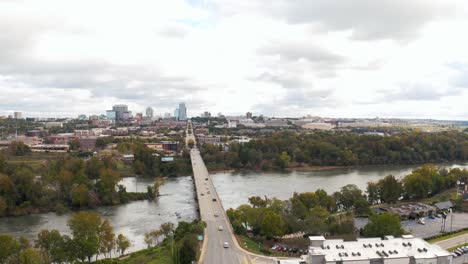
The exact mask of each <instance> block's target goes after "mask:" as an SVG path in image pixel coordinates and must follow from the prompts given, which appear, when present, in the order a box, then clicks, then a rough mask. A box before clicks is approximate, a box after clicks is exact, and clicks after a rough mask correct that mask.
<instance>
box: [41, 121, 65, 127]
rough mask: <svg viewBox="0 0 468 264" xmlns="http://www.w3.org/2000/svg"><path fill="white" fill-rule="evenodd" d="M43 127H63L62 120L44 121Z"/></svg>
mask: <svg viewBox="0 0 468 264" xmlns="http://www.w3.org/2000/svg"><path fill="white" fill-rule="evenodd" d="M44 127H46V128H51V127H63V124H62V122H46V123H44Z"/></svg>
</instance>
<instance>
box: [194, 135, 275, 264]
mask: <svg viewBox="0 0 468 264" xmlns="http://www.w3.org/2000/svg"><path fill="white" fill-rule="evenodd" d="M188 139H193V140H194V141H195V139H194V138H193V133H191V134H190V135H189V134H188V133H187V140H188ZM190 157H191V161H192V168H193V174H194V182H195V188H196V191H197V198H198V204H199V208H200V217H201V219H202V220H203V221H205V222H206V224H207V227H206V230H205V239H206V241H205V247H203V248H202V254H201V257H200V260H201V262H200V263H204V264H234V263H236V264H237V263H251V264H257V263H258V264H274V263H275V261H274V260H273V259H270V258H267V257H262V256H257V255H253V254H250V253H247V252H246V251H244V250H242V249H241V248H240V247H239V245H238V244H237V241H235V237H234V233H233V231H232V228H231V226H230V224H229V222H228V218H227V215H226V213H225V210H224V208H223V206H222V204H221V201H220V199H219V197H218V194H217V192H216V189H215V187H214V185H213V182H212V180H211V177H210V175H209V173H208V170H207V169H206V166H205V163H204V162H203V159H202V157H201V155H200V152H199V151H198V149H196V148H193V149H192V150H191V151H190ZM213 199H216V201H214V200H213ZM215 215H217V216H215ZM220 226H221V227H222V229H223V230H222V231H220V230H219V228H220ZM226 242H227V243H228V245H229V247H228V248H224V243H226Z"/></svg>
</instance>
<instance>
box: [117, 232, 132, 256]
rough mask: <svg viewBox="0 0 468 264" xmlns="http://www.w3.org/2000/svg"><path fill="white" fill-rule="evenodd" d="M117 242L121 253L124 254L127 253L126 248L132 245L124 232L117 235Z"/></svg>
mask: <svg viewBox="0 0 468 264" xmlns="http://www.w3.org/2000/svg"><path fill="white" fill-rule="evenodd" d="M116 244H117V249H118V250H119V252H120V255H123V254H124V253H125V250H127V249H128V248H129V247H130V246H131V245H132V244H131V243H130V240H128V238H127V237H126V236H124V235H122V234H119V235H118V236H117V240H116Z"/></svg>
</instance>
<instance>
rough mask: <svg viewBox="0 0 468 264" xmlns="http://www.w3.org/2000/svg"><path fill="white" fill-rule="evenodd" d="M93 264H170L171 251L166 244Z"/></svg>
mask: <svg viewBox="0 0 468 264" xmlns="http://www.w3.org/2000/svg"><path fill="white" fill-rule="evenodd" d="M94 263H95V264H140V263H146V264H172V263H173V262H172V258H171V250H170V247H169V246H168V245H167V244H164V245H162V246H158V247H154V248H150V249H144V250H140V251H137V252H134V253H132V254H129V255H126V256H124V257H122V258H116V259H103V260H98V261H96V262H94Z"/></svg>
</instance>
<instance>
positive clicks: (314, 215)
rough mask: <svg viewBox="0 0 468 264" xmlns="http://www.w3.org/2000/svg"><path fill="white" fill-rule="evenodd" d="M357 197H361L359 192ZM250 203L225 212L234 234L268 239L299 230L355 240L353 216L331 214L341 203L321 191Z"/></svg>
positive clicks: (253, 200) (253, 199)
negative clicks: (248, 233) (247, 234)
mask: <svg viewBox="0 0 468 264" xmlns="http://www.w3.org/2000/svg"><path fill="white" fill-rule="evenodd" d="M348 187H350V188H354V187H355V186H354V187H352V186H348ZM357 194H358V195H360V197H362V198H363V195H362V192H361V191H360V190H359V192H358V193H357ZM344 195H345V196H346V195H348V194H344ZM351 195H354V194H351ZM347 198H349V199H352V198H351V197H347ZM363 199H364V198H363ZM364 201H366V200H365V199H364ZM249 203H250V204H245V205H241V206H239V207H238V208H237V209H232V208H231V209H228V210H227V215H228V217H229V219H230V221H231V223H232V226H233V228H234V231H235V233H236V234H246V233H247V232H251V233H252V234H253V235H254V236H259V237H264V238H266V239H271V238H274V237H281V236H283V235H285V234H289V233H295V232H298V231H302V232H305V233H306V234H308V235H319V234H329V235H330V236H336V235H340V236H347V237H350V238H352V237H354V229H355V228H354V220H353V216H352V214H339V215H337V214H334V213H336V212H338V211H339V208H340V207H341V206H342V204H341V200H340V201H338V200H337V199H336V198H335V197H334V196H333V195H328V194H327V192H325V191H324V190H321V189H319V190H317V191H316V192H307V193H300V194H298V193H294V195H293V197H291V198H290V199H288V200H285V201H282V200H279V199H276V198H272V199H270V198H267V197H265V198H261V197H258V196H254V197H250V198H249Z"/></svg>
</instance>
